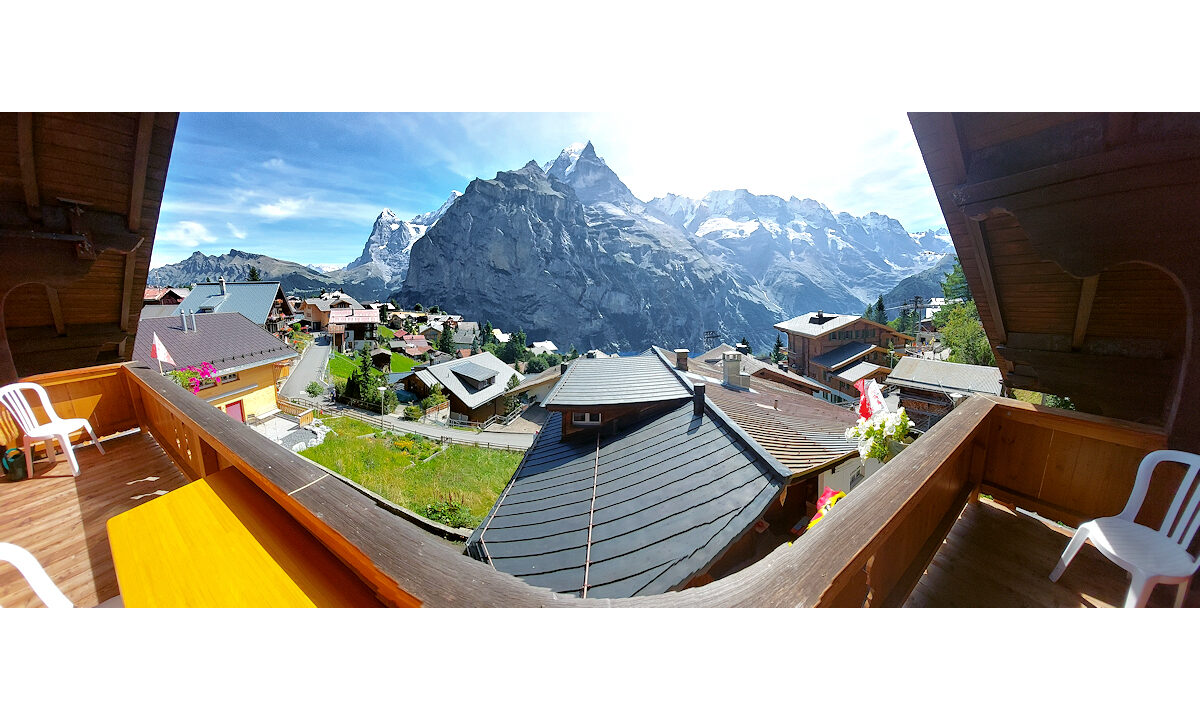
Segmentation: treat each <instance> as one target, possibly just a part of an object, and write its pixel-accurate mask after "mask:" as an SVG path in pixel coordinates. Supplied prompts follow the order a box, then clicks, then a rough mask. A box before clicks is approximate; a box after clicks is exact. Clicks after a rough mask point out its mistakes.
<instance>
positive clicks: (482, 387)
mask: <svg viewBox="0 0 1200 720" xmlns="http://www.w3.org/2000/svg"><path fill="white" fill-rule="evenodd" d="M514 376H515V377H516V378H517V382H518V383H519V382H520V381H521V380H524V379H525V376H524V375H522V374H520V373H518V372H517V371H516V370H513V369H512V368H511V367H509V366H508V365H506V364H504V361H503V360H501V359H500V358H498V357H496V356H495V355H493V354H491V353H487V352H483V353H479V354H478V355H472V356H470V357H468V358H458V359H450V360H446V361H445V362H438V363H435V364H434V363H431V364H429V365H423V366H417V367H415V368H413V371H412V374H411V375H409V376H408V377H406V378H404V389H405V390H407V391H409V392H411V393H413V394H415V395H417V396H418V397H427V396H428V395H429V394H430V393H431V392H432V391H433V388H434V386H436V385H440V386H441V387H442V390H443V394H444V395H445V396H446V397H447V398H448V399H449V400H450V418H451V419H452V420H458V421H460V422H480V423H481V422H484V421H486V420H487V419H489V418H491V417H492V416H493V415H499V416H503V415H504V414H505V413H504V398H505V391H506V390H507V389H508V381H509V379H510V378H512V377H514Z"/></svg>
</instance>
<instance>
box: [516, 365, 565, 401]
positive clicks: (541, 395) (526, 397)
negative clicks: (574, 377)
mask: <svg viewBox="0 0 1200 720" xmlns="http://www.w3.org/2000/svg"><path fill="white" fill-rule="evenodd" d="M569 365H570V363H569V362H564V363H562V364H561V365H555V366H554V367H552V368H547V369H546V370H543V371H542V372H540V373H538V374H536V375H526V376H525V379H524V380H522V381H521V382H520V383H519V384H518V385H517V386H516V387H514V388H513V389H512V390H508V391H506V392H505V395H507V396H513V397H516V398H518V399H519V400H521V401H522V402H529V403H539V404H540V403H541V402H542V401H543V400H545V399H546V396H547V395H549V394H550V391H551V390H553V389H554V386H555V385H557V384H558V381H559V380H561V379H562V374H563V373H565V372H566V371H567V367H569Z"/></svg>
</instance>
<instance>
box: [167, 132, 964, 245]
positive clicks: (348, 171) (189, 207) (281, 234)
mask: <svg viewBox="0 0 1200 720" xmlns="http://www.w3.org/2000/svg"><path fill="white" fill-rule="evenodd" d="M585 140H591V141H592V142H593V143H594V145H595V147H596V150H597V152H598V153H599V154H600V155H601V156H602V157H604V158H605V160H606V162H608V164H609V166H611V167H612V168H613V169H614V170H615V171H616V172H617V174H618V175H620V176H621V179H622V180H624V181H625V183H626V184H627V185H629V187H630V189H631V190H632V191H633V192H634V194H635V195H637V196H638V197H640V198H641V199H643V200H649V199H651V198H653V197H656V196H661V195H665V194H666V193H668V192H674V193H676V194H679V195H688V196H691V197H701V196H703V195H704V194H705V193H707V192H709V191H711V190H723V189H734V188H746V189H748V190H750V191H751V192H755V193H759V194H774V195H780V196H782V197H789V196H791V195H795V196H797V197H801V198H805V197H811V198H814V199H816V200H819V201H821V202H823V203H825V204H826V205H828V206H829V207H830V209H832V210H833V211H834V212H839V211H846V212H850V213H852V214H854V215H863V214H865V213H867V212H870V211H872V210H873V211H876V212H880V213H883V214H886V215H890V216H892V217H894V218H896V219H898V220H900V222H901V223H903V224H904V226H905V227H906V228H908V229H909V230H910V231H919V230H925V229H928V228H930V227H939V226H941V225H943V224H944V222H943V220H942V218H941V215H940V213H939V212H938V209H937V204H936V200H935V198H934V194H933V190H932V188H931V187H930V185H929V179H928V176H927V175H926V174H925V168H924V164H923V163H922V161H921V156H920V152H919V150H918V149H917V145H916V142H915V140H913V137H912V130H911V128H910V126H909V125H908V120H907V117H906V116H905V115H904V114H903V113H893V114H881V115H875V116H869V117H868V116H855V117H842V116H836V117H834V116H829V117H822V118H810V119H804V120H801V119H797V118H796V116H794V115H792V114H791V113H778V114H774V115H772V114H770V113H765V114H760V115H757V116H753V117H742V118H730V117H728V116H727V115H725V114H723V113H716V114H712V115H709V116H702V117H697V116H695V114H693V113H686V114H685V113H670V112H665V113H664V112H655V113H652V114H644V113H639V114H633V113H183V114H181V116H180V119H179V128H178V131H177V133H176V136H175V147H174V150H173V152H172V156H171V167H170V171H169V173H168V176H167V186H166V192H165V197H164V199H163V210H162V216H161V218H160V219H159V225H158V234H157V238H156V241H155V247H154V258H153V261H152V262H153V265H155V266H159V265H163V264H166V263H171V262H177V261H179V260H181V259H182V258H184V257H186V256H187V255H190V254H191V253H192V252H193V251H196V250H199V251H201V252H203V253H206V254H219V253H223V252H226V251H228V250H229V249H230V248H237V249H239V250H246V251H250V252H259V253H264V254H266V255H270V256H272V257H278V258H281V259H285V260H294V261H297V262H302V263H329V264H344V263H347V262H349V261H350V260H352V259H354V258H355V257H357V256H358V254H359V253H360V252H361V251H362V247H363V243H364V242H365V241H366V238H367V236H368V235H369V234H370V231H371V226H372V223H373V221H374V220H375V218H376V216H377V215H378V214H379V212H380V210H382V209H383V208H385V207H388V208H391V209H392V210H393V211H394V212H396V214H397V215H399V216H400V217H402V218H409V217H412V216H413V215H417V214H419V213H423V212H427V211H429V210H433V209H435V208H437V207H438V206H439V205H441V203H442V202H443V201H444V200H445V199H446V197H447V196H448V195H449V194H450V191H452V190H460V191H461V190H463V189H465V188H466V186H467V184H468V183H469V182H470V181H471V180H472V179H474V178H476V177H486V178H491V177H493V176H494V175H495V173H496V172H497V171H498V170H509V169H514V168H518V167H520V166H522V165H524V164H525V163H526V162H528V161H529V160H531V159H533V160H537V161H538V162H545V161H547V160H551V159H553V158H554V157H556V156H557V155H558V152H559V150H561V149H562V148H563V147H565V146H566V145H569V144H571V143H573V142H582V141H585Z"/></svg>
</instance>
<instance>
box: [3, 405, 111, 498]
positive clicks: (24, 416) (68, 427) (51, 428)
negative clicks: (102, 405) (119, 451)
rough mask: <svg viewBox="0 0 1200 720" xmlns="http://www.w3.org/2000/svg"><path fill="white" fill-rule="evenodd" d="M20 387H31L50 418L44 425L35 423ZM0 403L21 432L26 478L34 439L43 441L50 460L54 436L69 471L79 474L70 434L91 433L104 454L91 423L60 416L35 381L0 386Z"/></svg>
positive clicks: (31, 472) (34, 417) (36, 421)
mask: <svg viewBox="0 0 1200 720" xmlns="http://www.w3.org/2000/svg"><path fill="white" fill-rule="evenodd" d="M22 390H32V391H33V392H34V393H35V394H36V395H37V396H38V400H39V401H41V403H42V409H43V410H45V412H46V417H48V418H50V422H48V423H46V424H45V425H40V424H38V420H37V416H36V415H34V413H33V408H31V407H30V406H29V402H28V401H27V400H26V399H25V395H23V394H22V392H21V391H22ZM0 402H3V403H4V407H6V408H8V412H9V413H10V414H11V415H12V416H13V419H14V420H16V421H17V424H18V425H20V426H21V430H23V431H24V433H25V440H24V449H25V470H26V471H27V474H28V477H33V452H32V450H33V444H34V443H36V442H43V441H44V442H45V443H46V457H47V458H48V459H49V460H50V462H51V463H53V462H55V457H54V440H55V439H56V438H57V439H58V444H59V446H61V447H62V449H63V452H64V453H66V455H67V459H68V460H69V461H70V462H71V474H73V475H75V476H78V475H79V463H78V462H77V461H76V460H75V452H74V450H72V449H71V433H73V432H76V431H77V430H80V429H82V430H87V432H88V435H91V436H92V442H94V443H96V449H97V450H99V451H100V454H101V455H103V454H104V448H103V447H101V446H100V440H99V439H97V438H96V433H94V432H92V425H91V423H89V422H88V421H87V420H86V419H85V418H67V419H65V420H64V419H63V418H60V417H59V416H58V414H57V413H55V412H54V406H53V405H51V404H50V398H49V396H47V395H46V390H45V389H44V388H43V387H42V386H41V385H38V384H37V383H31V382H18V383H13V384H11V385H5V386H4V387H2V388H0Z"/></svg>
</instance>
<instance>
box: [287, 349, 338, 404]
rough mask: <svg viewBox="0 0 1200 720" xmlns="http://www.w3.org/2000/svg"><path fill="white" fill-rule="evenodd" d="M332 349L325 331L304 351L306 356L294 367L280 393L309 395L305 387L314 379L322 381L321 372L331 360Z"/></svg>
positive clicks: (298, 395)
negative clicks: (330, 352)
mask: <svg viewBox="0 0 1200 720" xmlns="http://www.w3.org/2000/svg"><path fill="white" fill-rule="evenodd" d="M331 349H332V348H331V346H330V343H329V336H328V335H326V334H324V333H321V334H320V335H317V336H316V338H315V339H314V340H313V344H312V345H311V346H310V347H309V348H308V350H306V351H305V352H304V357H302V358H300V362H299V363H297V364H296V367H294V368H292V374H291V375H290V376H289V377H288V379H287V382H285V383H284V384H283V388H282V389H281V390H280V391H279V393H280V394H281V395H283V396H284V397H290V398H297V397H299V398H306V397H308V394H307V393H305V392H304V388H306V387H308V384H309V383H310V382H312V381H313V380H316V381H317V382H319V383H321V372H322V370H323V369H324V368H325V364H326V363H327V362H329V351H330V350H331ZM321 385H322V386H323V387H324V386H326V384H325V383H321Z"/></svg>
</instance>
